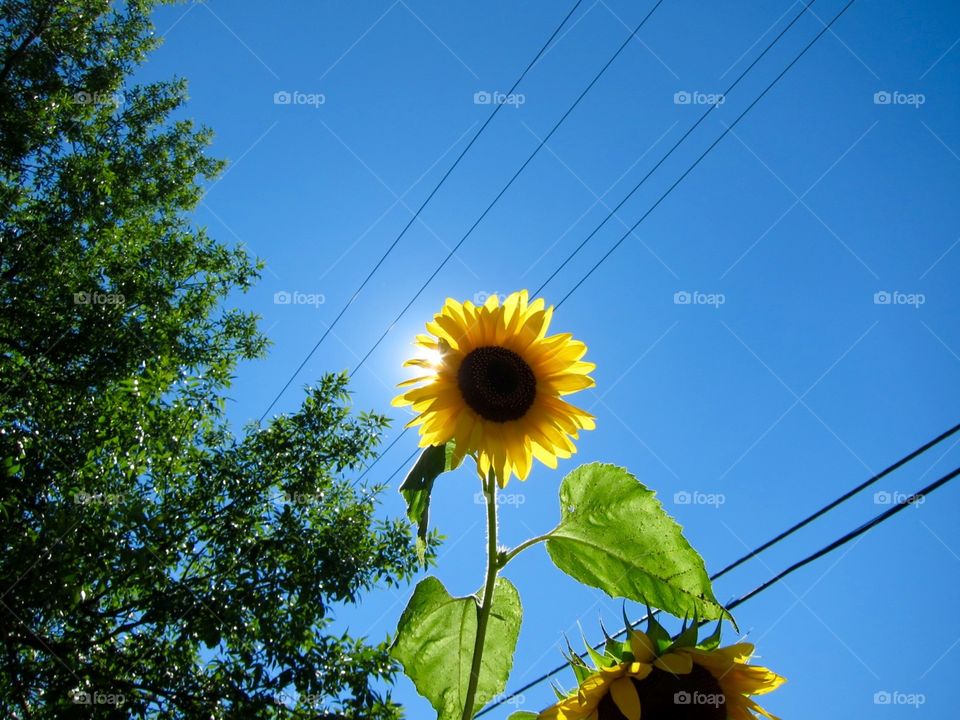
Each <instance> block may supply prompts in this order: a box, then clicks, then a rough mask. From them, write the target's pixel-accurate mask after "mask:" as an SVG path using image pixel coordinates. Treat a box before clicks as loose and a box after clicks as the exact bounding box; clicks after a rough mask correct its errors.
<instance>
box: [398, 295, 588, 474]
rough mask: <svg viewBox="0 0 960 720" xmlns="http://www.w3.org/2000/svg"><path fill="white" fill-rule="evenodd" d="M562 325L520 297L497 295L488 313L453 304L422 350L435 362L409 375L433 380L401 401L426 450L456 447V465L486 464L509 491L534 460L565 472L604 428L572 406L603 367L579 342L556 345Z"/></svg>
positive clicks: (539, 303)
mask: <svg viewBox="0 0 960 720" xmlns="http://www.w3.org/2000/svg"><path fill="white" fill-rule="evenodd" d="M552 315H553V308H552V307H549V308H548V307H544V302H543V300H541V299H537V300H534V301H533V302H529V301H528V295H527V291H526V290H523V291H521V292H516V293H513V294H512V295H510V296H509V297H507V298H506V299H505V300H504V302H503V304H502V305H501V304H500V302H499V299H498V297H497V296H496V295H491V296H490V297H489V298H488V299H487V301H486V302H485V303H484V304H483V305H479V306H478V305H474V304H473V303H471V302H469V301H467V302H464V303H459V302H457V301H456V300H452V299H450V298H448V299H447V301H446V303H445V304H444V306H443V309H442V310H441V311H440V312H439V313H437V314H436V315H435V316H434V319H433V320H432V321H431V322H429V323H427V330H428V331H429V334H421V335H417V338H416V344H417V345H419V346H420V347H421V348H422V349H423V350H425V351H426V353H425V354H426V355H428V356H429V357H415V358H413V359H411V360H408V361H407V362H406V363H404V365H407V366H414V367H419V368H422V369H424V370H426V371H428V373H429V374H427V375H423V376H422V377H417V378H413V379H411V380H408V381H406V382H403V383H400V385H399V387H403V388H407V387H410V386H416V385H419V387H416V388H414V389H410V390H405V391H404V392H403V394H401V395H400V396H398V397H397V398H395V399H394V401H393V404H394V405H397V406H405V405H411V406H413V410H414V412H416V413H417V416H416V417H415V418H414V419H413V420H412V421H411V422H410V423H408V425H407V427H412V426H416V425H419V426H420V446H421V447H427V446H430V445H441V444H443V443H446V442H448V441H450V440H453V441H454V446H455V450H454V458H453V460H454V464H457V463H459V462H460V461H461V460H462V459H463V457H464V456H466V455H472V456H474V457H475V458H476V460H477V466H478V470H479V472H480V473H481V474H482V475H484V476H486V475H487V473H489V472H490V471H491V470H492V471H493V472H494V474H495V475H496V478H497V481H498V482H499V484H500V486H501V487H503V486H505V485H506V484H507V481H508V480H509V479H510V476H511V475H516V476H517V477H518V478H520V479H521V480H525V479H526V478H527V475H528V474H529V473H530V468H531V465H532V464H533V459H534V458H536V459H537V460H539V461H540V462H542V463H544V464H546V465H548V466H550V467H552V468H555V467H556V466H557V458H568V457H570V456H571V455H572V454H573V453H574V452H576V447H575V446H574V444H573V442H572V441H571V438H573V439H574V440H576V439H577V437H578V433H579V431H580V430H592V429H593V428H594V421H593V420H594V419H593V416H592V415H590V414H589V413H587V412H586V411H584V410H581V409H579V408H577V407H574V406H573V405H570V404H569V403H567V402H566V401H564V400H563V399H562V396H564V395H568V394H570V393H573V392H576V391H578V390H583V389H584V388H588V387H592V386H593V385H594V381H593V378H591V377H590V376H589V375H588V373H590V372H591V371H592V370H593V369H594V367H595V365H594V364H593V363H589V362H584V361H583V360H581V358H582V357H583V356H584V354H585V353H586V352H587V346H586V345H584V344H583V343H582V342H579V341H577V340H574V339H573V337H572V336H571V335H569V334H559V335H550V336H547V328H548V326H549V325H550V319H551V317H552Z"/></svg>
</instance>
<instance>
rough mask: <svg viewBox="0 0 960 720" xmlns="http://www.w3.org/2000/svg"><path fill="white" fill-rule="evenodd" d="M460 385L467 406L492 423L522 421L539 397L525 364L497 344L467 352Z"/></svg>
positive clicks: (528, 368)
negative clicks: (520, 419)
mask: <svg viewBox="0 0 960 720" xmlns="http://www.w3.org/2000/svg"><path fill="white" fill-rule="evenodd" d="M457 385H458V386H459V387H460V394H461V395H463V399H464V401H465V402H466V403H467V405H469V406H470V407H471V408H473V410H474V411H475V412H476V413H477V415H479V416H480V417H482V418H483V419H484V420H491V421H493V422H507V421H508V420H517V419H518V418H522V417H523V416H524V415H525V414H526V412H527V410H529V409H530V406H531V405H533V401H534V400H535V399H536V397H537V379H536V377H534V375H533V370H532V369H531V368H530V366H529V365H527V363H526V361H525V360H524V359H523V358H522V357H520V356H519V355H517V353H515V352H513V350H507V349H506V348H503V347H498V346H495V345H490V346H487V347H480V348H477V349H475V350H471V351H470V352H469V353H467V356H466V357H465V358H464V359H463V362H462V363H460V371H459V372H458V373H457Z"/></svg>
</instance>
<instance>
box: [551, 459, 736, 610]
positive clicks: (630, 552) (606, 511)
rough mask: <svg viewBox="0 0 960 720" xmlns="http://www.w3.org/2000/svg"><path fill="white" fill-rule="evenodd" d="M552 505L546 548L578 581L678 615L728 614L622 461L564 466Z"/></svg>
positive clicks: (671, 523) (674, 527) (695, 558)
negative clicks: (556, 518) (557, 516)
mask: <svg viewBox="0 0 960 720" xmlns="http://www.w3.org/2000/svg"><path fill="white" fill-rule="evenodd" d="M560 511H561V520H560V524H559V525H558V526H557V527H556V528H555V529H554V530H553V531H552V532H551V533H550V535H549V537H548V539H547V542H546V544H547V552H548V553H549V554H550V558H551V559H552V560H553V562H554V564H555V565H556V566H557V567H558V568H560V569H561V570H563V572H565V573H567V574H568V575H570V576H571V577H573V578H574V579H575V580H577V581H578V582H581V583H583V584H585V585H590V586H592V587H596V588H600V589H601V590H603V591H604V592H606V593H607V594H608V595H611V596H612V597H621V598H627V599H628V600H635V601H637V602H643V603H646V604H648V605H652V606H654V607H658V608H660V609H662V610H665V611H667V612H668V613H671V614H673V615H676V616H679V617H697V618H700V619H718V618H723V617H728V618H729V617H730V614H729V613H728V612H727V611H726V610H725V609H724V608H723V606H721V605H720V603H718V602H717V600H716V598H715V597H714V595H713V590H712V588H711V585H710V578H709V577H708V576H707V571H706V568H705V567H704V564H703V558H701V557H700V555H699V554H698V553H697V551H696V550H694V549H693V548H692V547H691V546H690V543H688V542H687V540H686V538H684V537H683V533H682V532H681V528H680V526H679V525H678V524H677V522H676V521H675V520H674V519H673V518H671V517H670V516H669V515H667V513H666V511H665V510H664V509H663V506H662V505H661V504H660V501H659V500H657V499H656V496H655V493H654V492H653V491H652V490H649V489H647V487H646V486H644V485H643V483H641V482H640V481H639V480H637V478H635V477H634V476H633V475H631V474H630V473H629V472H627V471H626V470H625V469H624V468H620V467H616V466H615V465H608V464H604V463H591V464H589V465H582V466H580V467H579V468H577V469H576V470H574V471H573V472H571V473H570V474H569V475H567V476H566V477H565V478H564V479H563V482H562V484H561V485H560ZM731 619H732V618H731Z"/></svg>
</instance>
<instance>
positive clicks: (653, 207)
mask: <svg viewBox="0 0 960 720" xmlns="http://www.w3.org/2000/svg"><path fill="white" fill-rule="evenodd" d="M854 2H856V0H849V1H848V2H847V4H846V5H844V6H843V7H842V8H841V9H840V12H838V13H837V14H836V15H834V16H833V19H832V20H830V22H829V23H827V24H825V25H824V26H823V29H822V30H820V32H818V33H817V34H816V35H815V36H814V38H813V39H812V40H811V41H810V42H809V43H807V45H806V47H804V48H803V50H801V51H800V54H799V55H797V56H796V57H795V58H794V59H793V60H791V61H790V64H789V65H787V66H786V67H785V68H784V69H783V71H782V72H781V73H780V74H779V75H777V77H775V78H774V79H773V81H772V82H771V83H770V84H769V85H767V87H765V88H764V89H763V92H761V93H760V94H759V95H758V96H757V98H756V99H755V100H754V101H753V102H752V103H750V104H749V105H748V106H747V109H746V110H744V111H743V112H742V113H740V115H738V116H737V119H736V120H734V121H733V123H732V124H730V125H727V126H726V128H725V129H724V131H723V132H722V133H720V135H719V136H718V137H717V139H716V140H714V141H713V142H712V143H711V144H710V146H709V147H708V148H707V149H706V150H704V151H703V153H702V154H701V155H700V157H698V158H697V159H696V160H695V161H694V162H693V164H692V165H691V166H690V167H688V168H687V169H686V170H685V171H684V172H683V174H682V175H681V176H680V177H679V178H677V180H676V181H675V182H674V183H673V185H671V186H670V187H669V188H667V190H666V192H665V193H663V195H661V196H660V197H659V199H658V200H657V201H656V202H655V203H654V204H653V205H651V206H650V207H649V208H648V209H647V211H646V212H645V213H644V214H643V215H641V216H640V219H639V220H637V222H635V223H634V224H633V225H632V226H631V227H630V229H629V230H627V232H625V233H624V234H623V236H622V237H621V238H620V239H619V240H617V242H615V243H614V244H613V247H611V248H610V249H609V250H607V252H606V253H604V255H603V257H601V258H600V259H599V260H597V261H596V262H595V263H594V264H593V266H592V267H591V268H590V269H589V270H588V271H587V273H586V275H584V276H583V277H581V278H580V280H578V281H577V284H576V285H574V286H573V287H572V288H571V289H570V291H569V292H568V293H567V294H566V295H564V296H563V297H562V298H561V299H560V302H558V303H557V304H556V307H557V308H559V307H560V306H561V305H563V303H565V302H566V301H567V298H569V297H570V296H571V295H573V293H575V292H576V291H577V289H578V288H579V287H580V286H581V285H583V283H584V282H585V281H586V280H587V278H589V277H590V276H591V275H592V274H593V273H594V272H595V271H596V269H597V268H598V267H600V265H602V264H603V263H604V262H605V261H606V259H607V258H608V257H610V255H612V254H613V252H614V251H615V250H616V249H617V248H618V247H620V245H621V244H623V241H624V240H626V239H627V238H628V237H630V235H632V234H633V232H634V230H636V229H637V227H639V226H640V223H642V222H643V221H644V220H646V219H647V217H649V215H650V213H652V212H653V211H654V210H656V209H657V207H658V206H659V205H660V203H662V202H663V201H664V200H665V199H666V198H667V196H668V195H670V193H671V192H673V190H674V188H676V187H677V185H679V184H680V183H681V182H683V180H684V178H686V177H687V175H689V174H690V173H691V172H693V169H694V168H695V167H697V165H699V164H700V162H701V161H702V160H703V159H704V158H705V157H706V156H707V155H708V154H709V153H710V151H711V150H713V148H715V147H716V146H717V145H718V144H719V143H720V141H721V140H723V138H725V137H726V136H727V134H728V133H729V132H730V131H731V130H733V128H735V127H736V126H737V124H738V123H739V122H740V121H741V120H742V119H743V118H744V116H745V115H746V114H747V113H748V112H750V110H751V109H753V107H754V106H755V105H756V104H757V103H758V102H760V100H762V99H763V97H764V96H765V95H766V94H767V93H768V92H769V91H770V89H771V88H773V86H774V85H776V84H777V82H779V80H780V78H782V77H783V76H784V75H786V74H787V72H788V71H789V70H790V68H792V67H793V66H794V65H795V64H796V63H797V62H798V61H799V60H800V58H802V57H803V56H804V55H806V53H807V51H808V50H809V49H810V48H811V47H813V45H814V43H816V42H817V40H819V39H820V38H821V37H823V35H824V34H825V33H826V32H827V31H828V30H830V28H832V27H833V25H834V23H836V22H837V20H839V19H840V17H841V16H842V15H843V14H844V13H845V12H846V11H847V10H848V9H849V8H850V6H851V5H853V3H854Z"/></svg>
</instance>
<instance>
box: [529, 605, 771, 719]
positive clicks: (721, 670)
mask: <svg viewBox="0 0 960 720" xmlns="http://www.w3.org/2000/svg"><path fill="white" fill-rule="evenodd" d="M652 629H653V631H652V632H651V633H650V634H647V633H644V632H641V631H639V630H629V631H628V640H627V642H625V643H618V642H614V641H613V640H608V642H607V646H606V649H605V652H604V654H603V655H601V654H599V653H597V652H594V651H593V650H592V649H588V652H589V654H590V655H591V657H592V659H593V661H594V663H595V664H596V666H597V667H596V668H595V669H594V668H590V667H588V666H587V665H586V664H585V663H584V662H583V660H581V659H580V657H579V656H577V655H575V654H573V653H572V652H571V656H570V659H571V660H570V661H571V664H572V666H573V669H574V673H575V674H576V676H577V680H578V682H579V687H578V688H577V690H576V692H574V693H572V694H570V695H568V696H565V697H564V696H561V698H560V700H559V702H557V704H556V705H553V706H551V707H549V708H547V709H546V710H544V711H543V712H542V713H540V714H539V715H538V716H537V717H538V720H640V718H641V717H642V718H643V720H728V719H729V720H756V715H755V714H754V713H759V714H761V715H763V716H765V717H767V718H771V719H772V720H777V718H776V717H775V716H773V715H771V714H770V713H768V712H767V711H766V710H764V709H763V708H762V707H760V706H759V705H758V704H757V703H756V702H754V701H753V700H752V699H751V698H750V697H749V696H750V695H762V694H764V693H768V692H770V691H771V690H775V689H776V688H778V687H779V686H780V685H782V684H783V683H784V682H786V681H785V680H784V678H782V677H781V676H779V675H777V674H776V673H774V672H772V671H770V670H768V669H767V668H765V667H760V666H757V665H748V664H747V661H748V660H749V659H750V657H751V656H752V655H753V650H754V648H753V645H751V644H750V643H737V644H735V645H730V646H728V647H724V648H721V647H719V640H720V635H719V628H718V630H717V632H716V633H714V635H713V636H711V637H710V638H707V639H706V640H705V641H704V642H703V643H700V644H699V645H698V644H696V642H697V641H696V634H697V624H696V623H694V624H693V625H692V626H691V629H690V630H688V631H686V632H685V633H683V634H681V636H680V638H678V639H677V641H676V642H673V641H671V640H670V638H669V635H667V634H666V631H665V630H663V628H662V627H660V626H659V625H656V623H655V621H653V623H652Z"/></svg>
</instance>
